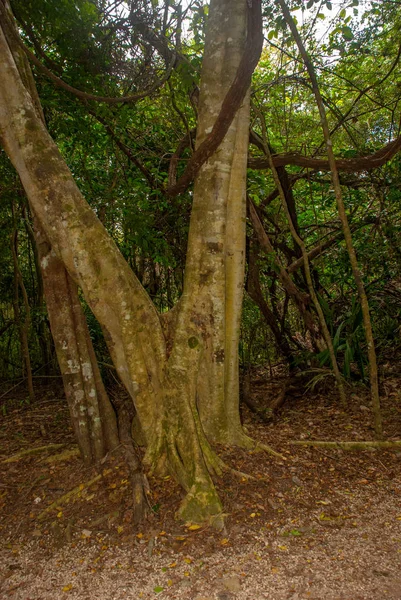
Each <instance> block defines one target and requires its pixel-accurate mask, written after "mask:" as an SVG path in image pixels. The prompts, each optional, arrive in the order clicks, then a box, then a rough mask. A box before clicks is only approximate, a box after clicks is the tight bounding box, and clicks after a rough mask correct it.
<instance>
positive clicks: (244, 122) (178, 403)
mask: <svg viewBox="0 0 401 600" xmlns="http://www.w3.org/2000/svg"><path fill="white" fill-rule="evenodd" d="M246 7H247V4H246V2H244V0H235V1H232V0H231V1H228V0H214V1H212V3H211V6H210V16H209V23H208V34H207V40H208V41H207V44H206V50H205V58H204V67H203V72H202V86H201V88H202V92H201V110H200V118H199V126H198V129H199V136H198V144H199V143H200V142H201V140H202V139H203V138H204V136H205V135H207V133H208V131H209V130H210V129H211V127H212V125H213V122H214V120H215V119H216V116H217V114H218V112H219V110H220V107H221V103H222V101H223V99H224V97H225V93H226V90H227V89H228V87H229V85H230V83H231V82H232V80H233V77H234V74H235V71H236V67H237V66H238V64H239V60H240V57H241V48H242V44H243V42H244V39H245V33H246ZM8 41H9V43H11V46H12V41H11V42H10V40H8ZM0 54H1V56H2V61H1V63H0V134H1V138H2V142H3V145H4V147H5V149H6V151H7V153H8V155H9V156H10V158H11V160H12V162H13V164H14V166H15V167H16V169H17V171H18V173H19V175H20V178H21V180H22V182H23V185H24V188H25V190H26V193H27V195H28V198H29V201H30V203H31V206H32V209H33V212H34V213H35V216H36V218H37V219H38V222H39V226H40V227H41V228H42V229H43V232H44V234H45V236H46V238H47V240H48V243H49V245H50V247H51V252H52V253H53V252H54V254H55V255H56V256H57V258H58V259H59V260H61V261H62V263H63V264H64V266H65V268H66V269H67V271H68V274H69V276H70V277H71V278H72V279H73V281H74V282H75V284H76V285H78V286H79V287H80V288H81V289H82V291H83V293H84V296H85V299H86V301H87V302H88V304H89V306H90V307H91V309H92V311H93V313H94V314H95V316H96V318H97V319H98V321H99V323H100V324H101V326H102V329H103V332H104V335H105V340H106V342H107V344H108V348H109V351H110V354H111V357H112V359H113V362H114V364H115V366H116V368H117V372H118V373H119V376H120V378H121V380H122V381H123V383H124V384H125V387H126V389H127V391H128V392H129V394H130V395H131V397H132V399H133V401H134V403H135V407H136V411H137V414H138V417H139V420H140V423H141V426H142V428H143V431H144V434H145V439H146V442H147V454H146V459H147V461H148V462H149V463H150V464H151V465H152V467H153V468H154V469H158V470H160V471H165V470H166V469H167V470H169V471H170V472H171V473H172V474H174V475H175V476H176V477H177V479H178V480H179V481H180V483H181V484H182V486H183V487H184V489H185V490H186V492H187V495H186V497H185V499H184V501H183V504H182V506H181V509H180V515H181V516H182V518H184V519H186V520H192V521H203V520H205V519H206V518H208V517H210V518H213V519H216V522H217V523H219V522H220V520H221V504H220V501H219V498H218V495H217V493H216V490H215V488H214V485H213V482H212V479H211V474H213V473H215V472H219V471H220V467H221V463H220V461H219V459H218V458H217V457H216V455H215V454H214V453H213V451H212V449H211V447H210V445H209V441H208V438H209V439H210V440H217V441H229V442H237V443H238V442H239V443H250V441H248V439H247V438H246V437H245V435H244V434H243V433H242V430H241V425H240V420H239V409H238V381H237V373H238V363H237V361H238V358H237V342H238V334H239V332H238V329H239V327H238V324H239V318H240V307H241V299H242V281H243V272H244V260H245V247H244V246H245V229H244V228H245V194H244V188H245V173H246V148H247V142H248V125H249V122H248V119H249V117H248V115H249V106H248V100H246V101H245V102H244V104H243V107H242V108H241V109H240V110H239V111H238V114H237V115H236V117H235V118H234V121H233V123H232V124H231V127H230V129H229V131H228V133H227V135H226V137H225V139H224V140H223V142H222V144H221V145H220V147H219V149H218V150H217V152H216V153H215V155H214V156H212V157H211V158H210V159H209V161H208V162H207V163H205V164H204V166H203V168H202V170H201V172H200V174H199V176H198V177H197V181H196V183H195V191H194V206H193V212H192V215H191V225H190V233H189V242H188V255H187V257H188V258H187V266H186V274H185V284H184V291H183V295H182V298H181V300H180V303H179V306H178V307H177V309H178V310H177V315H176V328H175V331H174V332H173V338H172V345H171V346H170V344H169V346H168V348H167V345H166V340H165V337H164V334H163V330H162V326H161V321H160V318H159V315H158V314H157V312H156V310H155V308H154V306H153V304H152V302H151V301H150V299H149V297H148V295H147V294H146V292H145V290H144V289H143V287H142V286H141V285H140V283H139V281H138V279H137V278H136V277H135V275H134V274H133V273H132V271H131V269H130V268H129V266H128V265H127V263H126V262H125V261H124V259H123V257H122V256H121V254H120V252H119V251H118V249H117V247H116V245H115V244H114V242H113V241H112V240H111V238H110V236H109V235H108V234H107V232H106V230H105V229H104V227H103V226H102V224H101V223H100V221H99V220H98V219H97V217H96V216H95V214H94V213H93V211H92V210H91V209H90V208H89V206H88V205H87V203H86V202H85V201H84V199H83V198H82V196H81V194H80V192H79V190H78V188H77V186H76V184H75V182H74V180H73V178H72V176H71V173H70V171H69V170H68V168H67V166H66V164H65V162H64V160H63V158H62V157H61V155H60V153H59V151H58V149H57V147H56V146H55V144H54V142H53V140H52V139H51V138H50V136H49V134H48V132H47V131H46V128H45V127H44V125H43V123H42V122H41V120H40V118H38V116H37V113H36V111H35V108H34V106H33V105H32V101H31V98H30V96H29V94H28V93H27V90H26V89H25V88H24V85H23V83H22V82H21V79H20V77H19V73H18V68H17V66H16V64H15V62H14V59H13V53H12V51H10V47H9V45H8V43H7V40H6V38H5V37H4V35H2V34H1V35H0ZM227 224H228V225H227ZM228 227H229V228H230V229H229V230H228ZM226 236H227V237H226ZM170 348H171V349H170Z"/></svg>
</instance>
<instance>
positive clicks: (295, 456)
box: [0, 369, 401, 600]
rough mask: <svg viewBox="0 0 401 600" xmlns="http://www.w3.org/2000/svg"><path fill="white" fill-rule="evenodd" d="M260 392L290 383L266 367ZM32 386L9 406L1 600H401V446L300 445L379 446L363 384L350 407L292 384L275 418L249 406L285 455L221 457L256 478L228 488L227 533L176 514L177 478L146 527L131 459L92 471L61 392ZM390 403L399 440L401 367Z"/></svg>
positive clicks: (254, 424)
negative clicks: (361, 443)
mask: <svg viewBox="0 0 401 600" xmlns="http://www.w3.org/2000/svg"><path fill="white" fill-rule="evenodd" d="M389 370H390V369H389ZM251 383H252V385H251V393H252V398H253V399H254V401H256V402H257V403H259V406H261V407H263V406H265V405H266V403H267V402H268V400H269V399H273V398H274V397H275V396H277V394H279V389H280V386H281V385H282V380H281V379H273V380H270V378H269V374H267V373H264V372H263V371H258V372H255V373H254V374H253V377H252V382H251ZM20 388H21V386H20V387H19V388H16V389H15V390H13V391H12V392H10V393H9V394H8V395H6V396H4V397H3V398H2V399H1V400H0V403H2V404H0V410H2V416H1V417H0V597H1V598H7V599H8V598H10V599H15V600H18V599H19V600H58V599H59V598H66V599H68V598H69V599H74V600H75V599H79V600H93V599H96V600H106V599H107V600H123V599H134V598H135V599H137V598H138V599H140V598H141V599H143V600H148V599H153V598H158V597H159V598H161V599H173V598H180V599H184V600H185V599H188V600H234V599H238V600H245V599H246V600H259V599H261V600H262V599H270V600H282V599H283V600H284V599H291V600H297V599H315V600H316V599H320V600H334V599H335V600H340V599H341V600H382V599H383V600H384V599H390V600H400V599H401V470H400V466H401V449H394V450H385V451H384V450H377V449H370V450H363V451H361V450H359V451H353V452H350V451H343V450H340V449H337V448H336V449H329V448H314V447H303V446H296V445H292V444H291V442H292V441H294V440H307V439H311V440H336V441H338V440H373V439H374V435H373V431H372V429H371V415H370V411H369V408H368V407H369V399H368V395H367V391H366V389H365V388H364V387H362V386H360V387H354V388H349V390H348V393H349V402H350V406H349V410H348V411H344V410H342V409H341V407H340V406H339V404H338V400H337V397H336V395H335V393H334V390H333V389H326V390H324V389H320V391H314V392H308V393H306V394H303V395H302V394H301V393H296V390H295V392H294V391H292V392H291V391H289V394H288V396H287V398H286V402H285V404H284V405H283V407H282V408H281V410H280V412H279V414H278V416H277V417H276V418H275V419H274V420H273V421H272V422H271V424H266V423H262V422H261V421H260V420H259V419H258V418H257V417H255V416H254V415H252V414H251V413H250V412H249V411H248V410H247V409H246V408H244V409H243V421H244V425H245V427H246V429H247V430H248V431H249V434H250V435H251V436H253V437H254V438H255V439H257V440H259V441H260V442H263V443H265V444H269V445H270V446H271V447H272V448H274V449H275V450H276V451H277V452H280V453H281V454H282V456H283V459H279V458H275V457H273V456H271V455H268V454H266V453H264V452H250V453H249V452H245V451H242V450H238V449H235V450H233V449H228V448H224V447H221V448H219V453H220V454H221V455H222V456H223V458H224V460H226V462H227V463H228V464H229V465H230V466H231V467H233V468H235V469H237V470H239V471H242V472H244V473H248V474H250V475H252V476H253V479H247V478H245V477H244V478H238V477H236V476H234V475H233V474H228V473H227V474H225V475H224V476H223V477H221V479H220V480H218V481H217V486H218V490H219V493H220V496H221V498H222V501H223V505H224V509H225V511H226V526H225V530H224V531H220V532H218V531H215V530H214V529H213V528H212V527H199V528H196V527H193V526H191V524H188V523H187V524H184V523H180V522H177V521H176V520H175V519H174V514H175V511H176V510H177V508H178V505H179V502H180V498H181V492H180V489H179V487H178V486H177V484H176V483H175V482H174V481H173V480H171V479H169V478H165V480H163V481H160V480H156V479H152V478H151V479H150V482H149V483H150V490H151V492H150V495H149V502H150V506H151V507H152V517H151V518H150V519H149V521H148V522H147V523H146V525H144V526H143V527H141V528H139V529H138V528H137V529H135V528H134V527H133V526H132V523H131V520H132V511H131V505H132V500H131V496H130V490H129V485H128V481H127V471H126V467H125V465H124V463H123V461H122V460H121V459H120V457H119V456H118V455H109V456H108V457H107V458H106V460H105V461H104V463H103V464H102V465H101V468H100V469H99V470H97V471H95V470H88V469H85V468H84V467H83V465H82V463H81V461H80V459H79V457H78V456H77V452H76V447H75V446H74V440H73V435H72V431H71V428H70V425H69V417H68V411H67V408H66V405H65V400H64V399H63V397H62V393H61V390H60V389H58V388H57V386H56V387H55V386H54V385H52V386H48V387H46V386H45V385H43V386H41V387H39V388H38V392H39V393H38V399H37V400H36V401H35V402H34V403H32V404H27V403H26V401H25V395H24V391H23V390H21V389H20ZM6 389H7V388H6V387H4V390H6ZM0 391H2V390H1V389H0ZM6 398H7V400H5V399H6ZM382 402H383V417H384V429H385V438H386V439H389V440H400V439H401V373H399V372H398V373H397V372H395V371H393V372H392V373H391V372H388V373H387V376H386V379H385V381H384V384H383V385H382ZM53 444H64V446H60V447H57V446H53V447H52V446H51V445H53ZM41 446H47V449H44V450H42V451H40V452H37V453H35V454H27V455H25V456H21V457H20V458H19V459H18V460H15V461H13V462H4V461H6V460H7V459H9V458H10V457H13V456H15V455H17V454H18V453H20V452H21V451H24V450H27V449H29V448H32V447H35V448H39V447H41ZM71 490H74V493H73V494H71V496H70V497H69V500H68V501H64V502H62V503H61V504H59V505H56V506H54V507H53V508H50V509H48V508H49V507H50V506H51V504H52V503H54V502H55V501H57V499H60V498H61V497H62V496H63V495H65V494H66V493H67V492H69V491H71ZM46 509H48V510H46Z"/></svg>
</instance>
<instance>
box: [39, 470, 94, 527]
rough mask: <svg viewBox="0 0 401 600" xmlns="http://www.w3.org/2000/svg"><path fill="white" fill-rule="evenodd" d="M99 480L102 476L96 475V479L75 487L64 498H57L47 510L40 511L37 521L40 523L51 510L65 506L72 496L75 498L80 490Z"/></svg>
mask: <svg viewBox="0 0 401 600" xmlns="http://www.w3.org/2000/svg"><path fill="white" fill-rule="evenodd" d="M101 478H102V475H96V477H94V478H93V479H91V480H90V481H86V482H85V483H80V484H79V485H78V486H77V487H75V488H74V489H72V490H70V491H69V492H67V493H66V494H64V496H61V497H60V498H57V500H55V502H53V503H52V504H50V505H49V506H48V507H47V508H45V510H44V511H42V512H41V513H40V514H39V515H38V517H37V519H38V521H41V520H42V519H43V518H44V517H45V516H46V515H47V514H49V513H50V512H51V511H52V510H54V509H56V508H58V507H59V506H61V505H62V504H65V503H66V502H68V501H69V500H70V499H71V498H73V497H74V496H77V495H78V494H79V493H80V492H82V490H84V489H86V488H88V487H90V486H91V485H93V484H94V483H97V482H98V481H100V479H101Z"/></svg>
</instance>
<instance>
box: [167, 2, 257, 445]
mask: <svg viewBox="0 0 401 600" xmlns="http://www.w3.org/2000/svg"><path fill="white" fill-rule="evenodd" d="M245 33H246V2H243V1H241V0H240V1H238V0H237V1H235V2H233V1H232V0H215V1H212V2H211V4H210V11H209V20H208V34H207V41H206V47H205V54H204V58H203V66H202V77H201V89H200V99H199V121H198V127H197V142H196V145H197V146H199V145H200V143H201V142H202V141H203V140H204V138H205V137H206V135H207V134H208V133H209V131H210V130H211V129H212V126H213V124H214V121H215V119H216V116H217V114H218V113H219V110H220V107H221V104H222V101H223V99H224V97H225V95H226V93H227V90H228V88H229V86H230V84H231V83H232V80H233V79H234V76H235V73H236V70H237V68H238V65H239V63H240V59H241V55H242V48H243V44H244V38H245ZM248 138H249V97H248V96H247V97H246V99H245V101H244V103H243V106H242V107H241V109H240V110H239V111H238V113H237V115H236V117H235V118H234V120H233V122H232V124H231V127H230V129H229V131H228V133H227V135H226V136H225V138H224V140H223V142H222V144H221V145H220V147H219V149H218V151H217V152H216V153H215V154H214V156H213V157H212V158H211V159H210V160H209V161H208V162H207V163H206V164H205V165H204V166H203V167H202V169H201V171H200V173H199V174H198V176H197V178H196V182H195V189H194V200H193V208H192V214H191V224H190V231H189V240H188V254H187V263H186V271H185V284H184V293H183V297H182V299H181V312H180V317H179V328H182V330H183V331H188V330H189V329H188V328H189V327H191V326H192V327H194V325H195V330H196V331H195V334H194V335H195V337H201V338H202V340H203V345H204V348H203V353H202V357H201V359H200V360H201V363H200V368H199V375H198V380H197V383H196V385H197V405H198V409H199V413H200V417H201V421H202V426H203V428H204V430H205V432H206V435H207V436H208V438H209V439H213V440H215V441H219V442H234V443H244V442H246V438H245V436H244V435H243V432H242V428H241V424H240V421H239V408H238V406H239V387H238V381H239V378H238V342H239V330H240V317H241V307H242V294H243V282H244V268H245V218H246V203H245V184H246V161H247V151H248ZM196 323H198V324H196ZM177 334H178V332H177ZM176 341H177V342H178V343H179V344H180V343H182V342H181V341H179V337H178V335H177V340H176Z"/></svg>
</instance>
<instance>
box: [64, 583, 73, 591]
mask: <svg viewBox="0 0 401 600" xmlns="http://www.w3.org/2000/svg"><path fill="white" fill-rule="evenodd" d="M70 590H72V583H69V584H68V585H65V586H64V587H63V592H69V591H70Z"/></svg>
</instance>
